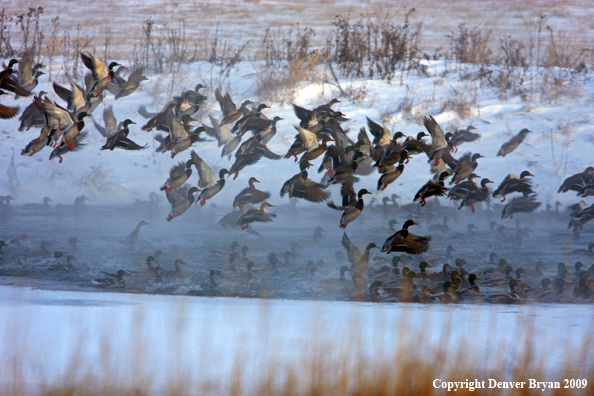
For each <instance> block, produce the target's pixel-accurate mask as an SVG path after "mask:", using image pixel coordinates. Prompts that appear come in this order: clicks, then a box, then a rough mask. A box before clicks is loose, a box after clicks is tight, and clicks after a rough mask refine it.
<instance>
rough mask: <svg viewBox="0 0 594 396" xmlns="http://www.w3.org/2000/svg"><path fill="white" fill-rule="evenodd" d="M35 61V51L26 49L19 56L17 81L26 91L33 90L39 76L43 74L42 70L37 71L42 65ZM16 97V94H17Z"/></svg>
mask: <svg viewBox="0 0 594 396" xmlns="http://www.w3.org/2000/svg"><path fill="white" fill-rule="evenodd" d="M34 63H35V51H33V50H30V49H29V50H27V51H25V53H24V54H23V56H22V57H21V60H20V61H19V78H18V83H19V85H20V86H21V87H23V89H25V90H26V91H29V92H31V91H33V90H34V89H35V87H37V84H39V80H38V78H39V76H40V75H42V74H45V73H44V72H42V71H39V68H41V67H42V65H41V64H39V63H38V64H36V65H33V64H34ZM17 97H18V95H17Z"/></svg>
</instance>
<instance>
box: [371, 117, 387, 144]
mask: <svg viewBox="0 0 594 396" xmlns="http://www.w3.org/2000/svg"><path fill="white" fill-rule="evenodd" d="M366 118H367V126H368V127H369V132H371V134H372V135H373V144H374V145H375V146H380V147H382V146H386V145H388V144H390V130H389V129H388V128H386V127H385V126H383V125H380V124H378V123H376V122H374V121H372V120H371V119H369V117H366Z"/></svg>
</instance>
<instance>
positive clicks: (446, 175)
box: [439, 172, 451, 182]
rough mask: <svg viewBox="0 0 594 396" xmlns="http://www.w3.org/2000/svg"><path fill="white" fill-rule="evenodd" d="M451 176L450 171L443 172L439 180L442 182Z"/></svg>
mask: <svg viewBox="0 0 594 396" xmlns="http://www.w3.org/2000/svg"><path fill="white" fill-rule="evenodd" d="M448 176H451V175H450V174H449V173H448V172H441V173H440V174H439V181H440V182H442V181H444V180H445V178H446V177H448Z"/></svg>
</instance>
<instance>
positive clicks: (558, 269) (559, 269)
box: [557, 263, 566, 272]
mask: <svg viewBox="0 0 594 396" xmlns="http://www.w3.org/2000/svg"><path fill="white" fill-rule="evenodd" d="M564 270H566V268H565V264H564V263H558V264H557V271H558V272H562V271H564Z"/></svg>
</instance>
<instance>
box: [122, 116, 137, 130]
mask: <svg viewBox="0 0 594 396" xmlns="http://www.w3.org/2000/svg"><path fill="white" fill-rule="evenodd" d="M130 124H136V123H135V122H134V121H132V120H131V119H129V118H126V119H125V120H124V122H123V123H122V125H124V128H128V125H130Z"/></svg>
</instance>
